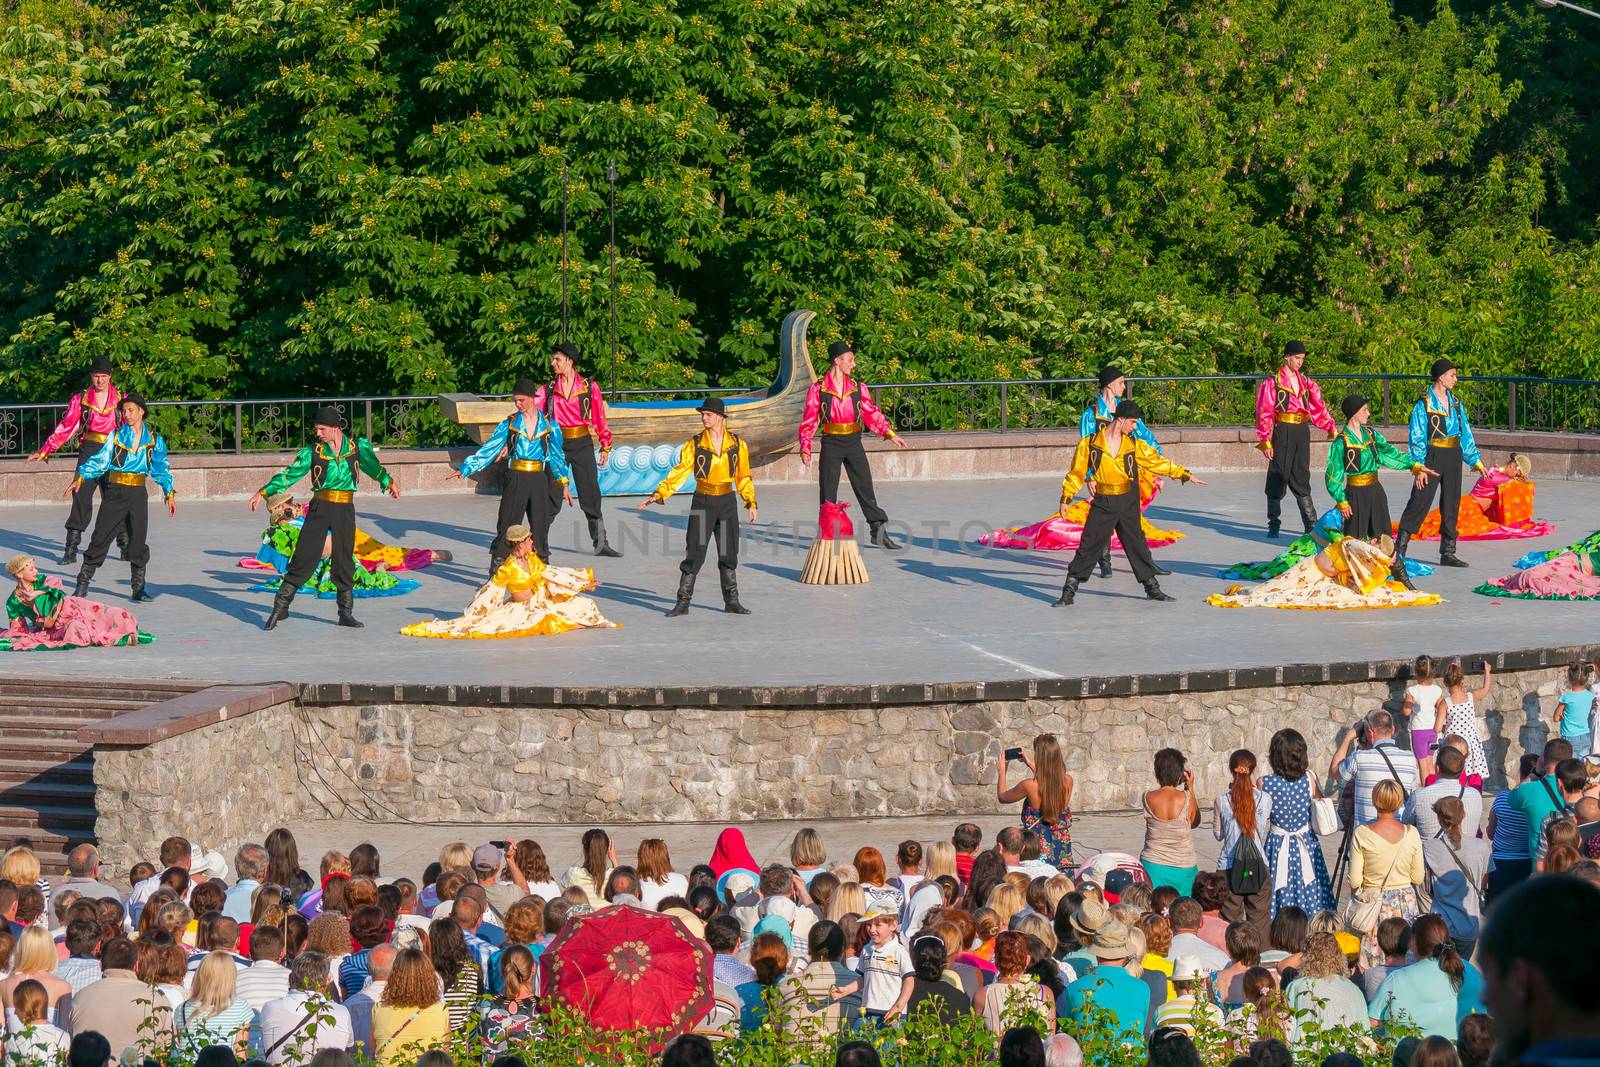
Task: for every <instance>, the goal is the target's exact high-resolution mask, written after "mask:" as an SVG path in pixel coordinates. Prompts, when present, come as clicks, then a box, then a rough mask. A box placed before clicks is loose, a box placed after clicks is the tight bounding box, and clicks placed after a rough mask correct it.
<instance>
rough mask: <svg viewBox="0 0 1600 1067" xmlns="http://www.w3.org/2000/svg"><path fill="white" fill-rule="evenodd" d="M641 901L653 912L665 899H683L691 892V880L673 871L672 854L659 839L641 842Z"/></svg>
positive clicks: (647, 839)
mask: <svg viewBox="0 0 1600 1067" xmlns="http://www.w3.org/2000/svg"><path fill="white" fill-rule="evenodd" d="M637 870H638V872H639V900H640V902H641V903H643V905H644V906H645V907H646V908H649V909H650V910H651V911H654V910H656V908H657V907H658V906H659V905H660V904H661V901H662V899H663V898H665V897H681V896H683V895H684V894H685V893H687V892H689V879H687V878H685V877H684V876H683V875H681V874H679V873H678V872H677V871H674V870H673V869H672V854H671V853H670V852H668V850H667V843H666V842H665V841H663V840H661V838H659V837H647V838H645V839H644V840H643V841H640V842H639V864H638V867H637Z"/></svg>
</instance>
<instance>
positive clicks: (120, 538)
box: [117, 526, 128, 560]
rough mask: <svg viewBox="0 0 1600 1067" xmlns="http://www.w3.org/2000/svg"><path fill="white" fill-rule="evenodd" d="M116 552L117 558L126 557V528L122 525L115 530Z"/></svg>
mask: <svg viewBox="0 0 1600 1067" xmlns="http://www.w3.org/2000/svg"><path fill="white" fill-rule="evenodd" d="M117 553H118V558H119V559H124V560H126V559H127V558H128V528H127V527H126V526H124V527H123V528H122V529H121V530H118V531H117Z"/></svg>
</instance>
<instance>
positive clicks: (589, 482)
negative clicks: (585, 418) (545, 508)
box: [550, 437, 600, 521]
mask: <svg viewBox="0 0 1600 1067" xmlns="http://www.w3.org/2000/svg"><path fill="white" fill-rule="evenodd" d="M561 450H562V451H563V452H564V453H566V457H567V466H569V467H571V468H572V491H573V492H574V493H576V494H577V496H578V507H579V508H581V509H582V510H583V513H584V515H585V516H587V517H588V518H590V519H598V518H599V517H600V465H599V464H598V463H596V462H595V457H594V442H593V441H591V440H590V439H589V438H588V437H578V438H572V437H564V438H562V443H561ZM550 488H551V499H552V500H553V501H554V503H555V507H554V508H553V509H552V510H551V514H550V518H551V521H554V520H555V517H556V515H557V514H559V513H560V511H561V505H562V502H563V500H564V498H563V497H562V495H561V486H560V485H559V484H558V483H557V482H556V480H555V479H554V478H552V479H550Z"/></svg>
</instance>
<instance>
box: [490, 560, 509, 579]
mask: <svg viewBox="0 0 1600 1067" xmlns="http://www.w3.org/2000/svg"><path fill="white" fill-rule="evenodd" d="M505 561H506V557H504V556H490V557H489V577H491V578H493V577H494V576H495V575H496V574H498V573H500V564H502V563H504V562H505Z"/></svg>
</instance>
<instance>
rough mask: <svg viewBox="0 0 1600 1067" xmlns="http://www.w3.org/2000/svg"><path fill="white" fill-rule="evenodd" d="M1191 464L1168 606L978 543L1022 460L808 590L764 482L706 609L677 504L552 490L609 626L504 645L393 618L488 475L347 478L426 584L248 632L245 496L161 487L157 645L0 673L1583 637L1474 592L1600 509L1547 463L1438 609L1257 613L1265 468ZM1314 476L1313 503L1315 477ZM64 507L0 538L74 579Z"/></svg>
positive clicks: (825, 675)
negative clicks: (1215, 601) (722, 583)
mask: <svg viewBox="0 0 1600 1067" xmlns="http://www.w3.org/2000/svg"><path fill="white" fill-rule="evenodd" d="M1180 458H1181V457H1180ZM1207 477H1209V480H1210V481H1211V484H1210V485H1209V486H1179V485H1176V484H1173V483H1168V485H1167V487H1166V488H1165V489H1164V490H1163V491H1162V493H1161V495H1160V496H1159V497H1158V498H1157V501H1156V504H1155V506H1154V507H1153V508H1152V509H1151V511H1150V513H1149V515H1150V518H1151V520H1152V521H1153V522H1155V523H1156V525H1158V526H1163V527H1173V528H1178V529H1181V530H1183V531H1185V532H1186V533H1187V534H1188V536H1187V537H1185V538H1184V539H1183V540H1181V541H1179V542H1177V543H1176V544H1174V545H1171V546H1169V547H1167V548H1164V549H1157V550H1156V552H1155V555H1156V558H1157V560H1158V561H1159V562H1161V563H1162V564H1163V565H1164V566H1166V567H1168V568H1170V569H1171V570H1172V571H1173V572H1174V573H1173V574H1172V576H1171V577H1169V578H1164V579H1162V585H1163V588H1165V589H1166V590H1167V592H1169V593H1170V594H1172V595H1173V596H1176V597H1177V598H1178V602H1177V603H1174V604H1155V603H1150V602H1147V601H1146V600H1144V598H1143V594H1142V590H1141V589H1140V587H1139V586H1138V584H1137V583H1136V582H1135V581H1134V580H1133V578H1132V575H1131V574H1130V573H1129V571H1128V569H1127V564H1126V561H1125V560H1123V558H1122V557H1121V556H1120V554H1118V555H1117V556H1116V557H1115V566H1116V573H1115V575H1114V576H1113V577H1112V578H1111V579H1110V580H1108V581H1102V580H1100V579H1099V578H1098V577H1096V578H1093V579H1091V580H1090V581H1088V582H1086V583H1085V585H1084V587H1083V590H1082V591H1081V592H1080V594H1079V597H1078V602H1077V604H1076V605H1074V606H1073V607H1071V608H1064V609H1063V608H1052V607H1051V601H1053V600H1054V599H1055V598H1056V596H1057V595H1058V594H1059V592H1060V588H1061V582H1062V579H1063V577H1064V576H1065V569H1066V565H1067V561H1068V558H1069V557H1070V553H1044V552H1040V553H1028V552H1015V551H1005V550H989V549H985V548H982V547H981V546H978V545H976V544H975V543H974V541H975V538H976V537H977V536H978V534H979V533H981V532H984V531H986V530H988V529H991V528H993V527H995V526H1000V525H1015V524H1019V523H1023V522H1030V521H1034V520H1035V519H1037V518H1040V517H1042V516H1043V515H1044V514H1046V513H1047V512H1049V511H1050V510H1051V509H1052V508H1053V507H1054V505H1055V501H1056V499H1057V496H1058V493H1059V482H1057V481H1056V480H1054V479H1039V478H1020V479H994V480H987V481H956V482H946V483H942V484H933V483H925V482H890V483H883V484H881V485H880V498H881V500H882V501H883V502H884V504H885V506H886V507H887V509H888V510H889V512H890V514H891V515H892V516H893V517H894V519H895V520H896V521H897V522H898V523H900V524H902V525H901V529H900V533H901V539H902V540H909V546H908V548H907V549H906V551H904V552H900V553H892V554H891V553H885V552H882V551H879V550H877V549H873V548H871V547H868V546H866V545H865V541H866V537H865V534H866V531H865V524H862V527H861V529H860V530H859V531H858V537H859V539H860V540H861V541H862V542H863V548H862V555H863V557H864V558H865V560H866V563H867V566H868V569H869V571H870V573H871V576H872V580H871V582H870V583H868V584H866V585H861V586H808V585H802V584H800V583H799V582H798V581H797V577H798V574H799V571H800V567H801V565H802V563H803V561H804V559H805V553H806V549H807V548H808V547H809V544H810V541H811V539H812V533H811V530H812V529H813V528H814V527H811V526H810V524H811V523H813V522H814V520H815V515H816V490H815V489H814V488H813V487H811V486H800V485H782V486H765V487H762V489H761V521H760V523H759V524H757V525H756V526H754V527H750V526H749V525H748V524H747V525H746V527H745V534H746V536H745V539H744V542H743V544H742V547H741V556H740V568H739V575H740V593H741V596H742V598H743V600H744V603H745V604H746V606H748V607H749V608H750V609H751V610H752V612H753V613H754V614H752V615H750V616H749V617H747V618H736V617H733V616H728V615H724V614H723V613H722V611H721V610H720V609H721V595H720V592H719V590H718V587H717V578H716V567H715V562H714V557H713V559H712V560H711V561H708V562H707V564H706V568H705V570H704V571H703V572H702V574H701V578H700V583H699V586H698V589H697V591H696V600H695V606H694V608H693V610H692V611H691V612H690V614H689V615H688V617H687V618H682V619H667V618H663V617H662V614H661V613H662V611H664V610H665V609H666V608H667V607H668V606H669V605H670V604H671V602H672V592H673V590H674V589H675V588H676V583H677V564H678V560H679V559H680V558H681V553H682V542H683V529H684V524H685V521H686V520H685V515H686V512H687V508H688V500H687V499H686V498H685V499H682V500H673V501H672V502H670V503H669V504H668V505H667V506H666V507H665V508H651V509H649V510H648V511H646V512H643V513H640V512H638V511H635V510H634V509H633V507H632V506H631V504H632V503H634V502H636V501H628V500H625V499H624V500H607V502H606V517H607V522H608V525H609V528H610V530H611V532H612V538H613V542H614V543H616V544H618V545H619V546H620V547H621V548H622V549H623V551H624V552H625V556H624V558H622V559H615V560H611V559H595V558H594V557H593V556H592V555H590V554H589V552H588V551H587V547H588V545H587V538H586V535H585V534H584V533H583V531H582V529H581V524H582V516H581V513H576V512H574V511H572V510H570V509H569V510H567V511H564V512H563V513H562V517H561V518H560V519H559V520H558V522H557V524H556V527H555V529H554V530H553V532H552V540H553V542H554V545H555V558H554V562H556V563H557V564H560V565H564V566H578V567H585V566H593V567H594V568H595V571H596V575H597V577H598V578H599V579H600V581H601V582H602V583H603V584H602V586H601V587H600V588H599V589H598V590H597V591H596V593H595V594H594V595H595V597H596V599H597V600H598V601H599V603H600V605H601V608H602V610H603V611H604V612H605V614H606V615H607V617H608V618H610V619H612V620H614V621H616V622H620V623H622V624H623V626H622V628H621V629H619V630H609V631H599V630H595V631H582V632H577V633H572V634H567V635H563V636H561V637H556V638H539V639H527V640H510V641H427V640H418V639H414V638H407V637H401V636H400V635H399V633H398V631H399V629H400V627H401V626H403V625H405V624H407V623H410V622H413V621H416V620H417V619H421V618H430V617H437V616H448V615H454V614H457V613H458V612H459V611H460V610H461V608H463V607H464V606H465V605H466V603H467V601H468V600H470V599H471V597H472V594H473V591H474V590H475V589H476V588H477V586H478V585H479V583H480V582H481V581H482V580H483V577H484V571H485V568H486V567H487V562H488V561H487V543H488V540H489V536H490V527H491V525H492V524H493V522H494V512H495V498H494V497H493V496H491V495H485V494H468V493H455V494H434V495H419V496H408V497H405V498H402V499H401V500H398V501H396V500H391V499H389V498H387V497H384V496H382V495H380V494H378V493H363V494H362V496H361V500H360V502H359V512H360V522H361V524H362V526H363V528H365V529H367V530H369V531H371V532H372V533H373V534H375V535H376V536H378V537H379V538H380V539H382V540H384V541H386V542H388V543H400V544H404V545H406V546H408V547H424V548H447V549H450V550H451V551H452V552H454V553H455V557H456V558H455V560H454V561H453V562H451V563H448V564H442V565H435V566H433V567H430V568H428V569H426V570H423V571H418V572H415V573H407V574H405V575H404V577H411V578H416V579H417V580H418V581H420V582H421V583H422V584H421V588H420V589H418V590H416V591H415V592H413V593H411V594H409V595H406V596H400V597H388V598H373V599H364V600H359V601H357V603H356V608H357V616H358V617H359V618H360V619H361V620H362V621H363V622H365V623H366V628H365V629H362V630H345V629H340V628H338V627H336V626H334V625H333V621H334V605H333V603H332V602H331V601H319V600H317V599H315V598H313V597H310V596H306V595H302V596H300V597H299V598H298V599H297V600H296V601H295V604H294V608H293V611H292V613H291V616H290V619H289V621H288V622H287V623H285V624H284V625H282V626H280V627H279V628H278V629H277V630H276V631H274V632H272V633H264V632H262V631H261V629H260V624H261V621H262V619H263V618H265V616H266V613H267V610H268V607H269V605H270V602H271V595H270V594H268V593H252V592H249V591H248V588H247V587H248V586H250V585H251V584H252V583H254V582H256V581H258V580H259V575H258V574H256V573H253V572H250V571H246V570H243V569H241V568H239V567H238V566H236V563H237V560H238V559H239V558H240V557H242V556H248V555H250V554H252V553H253V552H254V550H255V546H256V543H257V539H258V537H259V534H260V531H261V528H262V526H263V525H264V521H265V520H264V512H257V513H255V514H251V513H249V512H248V511H247V510H246V509H245V505H244V502H243V501H237V502H189V501H182V500H180V502H179V511H178V516H177V518H176V519H175V520H169V519H168V518H167V517H166V515H165V514H162V513H160V509H159V506H158V503H159V502H157V501H152V505H151V518H150V530H151V534H150V542H151V551H152V560H151V564H150V579H149V580H150V586H151V589H152V590H153V591H154V592H155V593H156V594H157V599H156V600H155V601H154V602H153V603H150V604H146V605H142V606H140V607H139V609H138V611H137V614H138V616H139V619H140V623H141V625H142V626H143V627H144V628H145V629H147V630H149V631H150V632H152V633H154V634H156V635H157V637H158V640H157V642H156V643H155V644H154V645H151V646H148V647H145V648H140V649H138V650H137V651H128V650H121V649H107V650H85V651H80V652H74V653H71V654H69V655H53V656H32V655H15V656H6V657H3V658H0V674H4V675H9V676H18V675H21V676H28V677H37V676H43V675H54V676H75V677H96V678H99V677H106V676H107V675H108V674H116V675H119V676H122V677H129V678H133V677H139V678H193V679H204V680H217V681H230V682H241V681H251V682H253V681H289V682H295V683H362V682H371V683H378V684H385V685H387V684H394V683H423V684H433V685H479V686H524V685H526V686H557V687H564V688H572V687H597V688H615V687H627V688H640V687H645V688H649V687H680V686H687V687H697V688H698V687H724V686H725V687H795V686H839V685H880V686H889V685H896V684H902V683H912V684H915V685H919V686H920V685H922V684H924V683H932V682H996V681H1001V680H1016V679H1050V678H1076V677H1079V676H1094V677H1106V676H1120V675H1137V674H1170V673H1173V672H1195V671H1207V670H1216V669H1232V668H1259V667H1275V666H1278V665H1284V664H1322V663H1327V662H1329V661H1330V660H1341V661H1343V660H1383V659H1396V658H1409V657H1411V656H1413V655H1415V654H1417V653H1419V652H1424V651H1426V652H1431V653H1434V654H1436V655H1442V654H1456V653H1476V652H1482V651H1487V650H1494V651H1502V650H1512V649H1522V648H1542V647H1547V646H1561V645H1569V644H1573V643H1578V642H1583V641H1586V640H1589V639H1591V631H1590V630H1589V628H1588V626H1589V624H1590V623H1591V622H1592V620H1593V619H1594V617H1595V609H1594V606H1593V605H1591V604H1587V603H1530V602H1524V601H1507V600H1495V599H1491V598H1488V597H1482V596H1477V595H1474V594H1473V593H1472V592H1471V589H1472V588H1473V586H1475V585H1477V584H1478V583H1480V582H1482V581H1483V580H1484V579H1485V578H1488V577H1491V576H1495V575H1500V574H1505V573H1507V572H1509V571H1510V569H1511V561H1512V560H1514V559H1516V558H1517V557H1518V556H1520V555H1522V554H1523V553H1524V552H1527V551H1528V550H1529V549H1531V548H1550V547H1557V546H1559V545H1565V544H1567V543H1569V542H1570V541H1572V540H1575V539H1577V538H1579V537H1582V536H1584V535H1586V534H1588V533H1590V532H1591V531H1593V530H1594V529H1596V528H1597V527H1600V484H1595V483H1590V482H1576V481H1558V480H1554V479H1551V480H1546V481H1541V482H1540V483H1539V487H1538V498H1537V508H1536V511H1537V514H1538V517H1540V518H1544V519H1549V520H1552V521H1554V522H1555V523H1556V527H1557V532H1556V534H1555V535H1554V536H1552V537H1546V538H1542V539H1532V540H1518V541H1485V542H1463V544H1462V547H1461V555H1462V556H1463V557H1464V558H1465V559H1466V560H1467V561H1468V562H1469V563H1470V564H1471V567H1470V569H1466V570H1451V569H1444V570H1440V571H1438V572H1436V573H1435V574H1434V575H1432V576H1431V577H1428V578H1422V579H1419V580H1418V583H1417V584H1418V586H1419V587H1420V588H1423V589H1426V590H1430V591H1435V592H1438V593H1440V594H1442V595H1443V596H1444V597H1445V600H1446V602H1445V603H1444V604H1441V605H1438V606H1436V607H1425V608H1412V609H1404V610H1391V611H1273V610H1260V609H1251V610H1223V609H1218V608H1213V607H1209V606H1207V605H1206V604H1205V603H1204V598H1205V596H1206V595H1207V594H1209V593H1213V592H1218V591H1221V590H1223V589H1225V588H1226V587H1227V586H1228V585H1230V584H1232V583H1229V582H1225V581H1223V580H1221V579H1218V578H1217V577H1216V572H1217V571H1218V570H1219V569H1221V568H1223V567H1225V566H1227V565H1229V564H1232V563H1235V562H1238V561H1240V560H1259V559H1268V558H1270V557H1272V556H1273V555H1275V554H1276V553H1277V552H1279V551H1280V550H1281V549H1282V548H1283V547H1284V546H1285V545H1287V544H1288V542H1289V540H1291V538H1290V537H1288V536H1285V537H1284V538H1283V539H1281V540H1279V541H1276V542H1273V541H1268V540H1267V539H1266V537H1265V534H1264V529H1263V517H1262V516H1263V502H1262V496H1261V481H1262V479H1261V476H1260V475H1258V474H1254V473H1250V474H1241V473H1222V474H1212V475H1209V476H1207ZM1406 484H1407V481H1406V479H1405V478H1404V477H1403V476H1400V475H1389V474H1386V475H1385V485H1386V487H1387V488H1388V491H1389V495H1390V502H1391V508H1392V509H1393V512H1394V513H1395V514H1398V513H1399V510H1400V506H1401V505H1402V504H1403V502H1404V499H1405V489H1406ZM1317 497H1318V499H1319V500H1322V501H1325V500H1326V494H1325V493H1324V492H1323V491H1321V489H1320V487H1319V489H1318V491H1317ZM846 499H849V498H848V497H847V498H846ZM1288 503H1289V504H1290V505H1291V507H1290V509H1289V510H1291V511H1292V501H1289V502H1288ZM851 510H852V512H854V511H855V510H856V509H855V507H854V506H852V508H851ZM65 513H66V506H65V503H64V502H63V503H62V504H59V505H53V506H44V505H36V506H23V507H6V508H0V531H4V532H3V533H0V554H5V555H9V554H10V553H11V552H14V551H27V552H32V553H35V554H37V555H38V556H39V559H40V563H41V568H40V569H41V570H42V571H44V572H46V573H58V574H62V575H63V578H64V580H65V581H66V582H67V584H68V585H69V586H70V585H71V581H72V574H74V573H76V568H75V567H74V568H70V569H63V568H61V567H59V566H56V565H55V564H54V560H55V559H56V558H58V556H59V553H60V537H61V522H62V520H63V518H64V517H65ZM574 515H577V517H576V518H574ZM1413 547H1414V552H1413V555H1414V556H1415V557H1416V558H1417V559H1420V560H1424V561H1433V560H1435V559H1436V558H1437V555H1438V545H1437V543H1436V542H1433V543H1418V544H1416V545H1414V546H1413ZM115 555H116V553H115V550H113V552H112V556H111V558H109V559H108V560H107V562H106V564H105V565H104V566H103V567H102V568H101V570H100V572H99V574H98V575H97V576H96V585H95V588H94V589H93V591H92V593H91V595H92V596H94V597H99V598H103V599H106V600H107V601H109V602H111V603H117V604H121V603H125V599H124V598H125V597H126V595H127V589H128V567H127V564H125V563H120V562H118V561H117V560H116V558H115ZM64 570H66V571H67V573H63V571H64Z"/></svg>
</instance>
